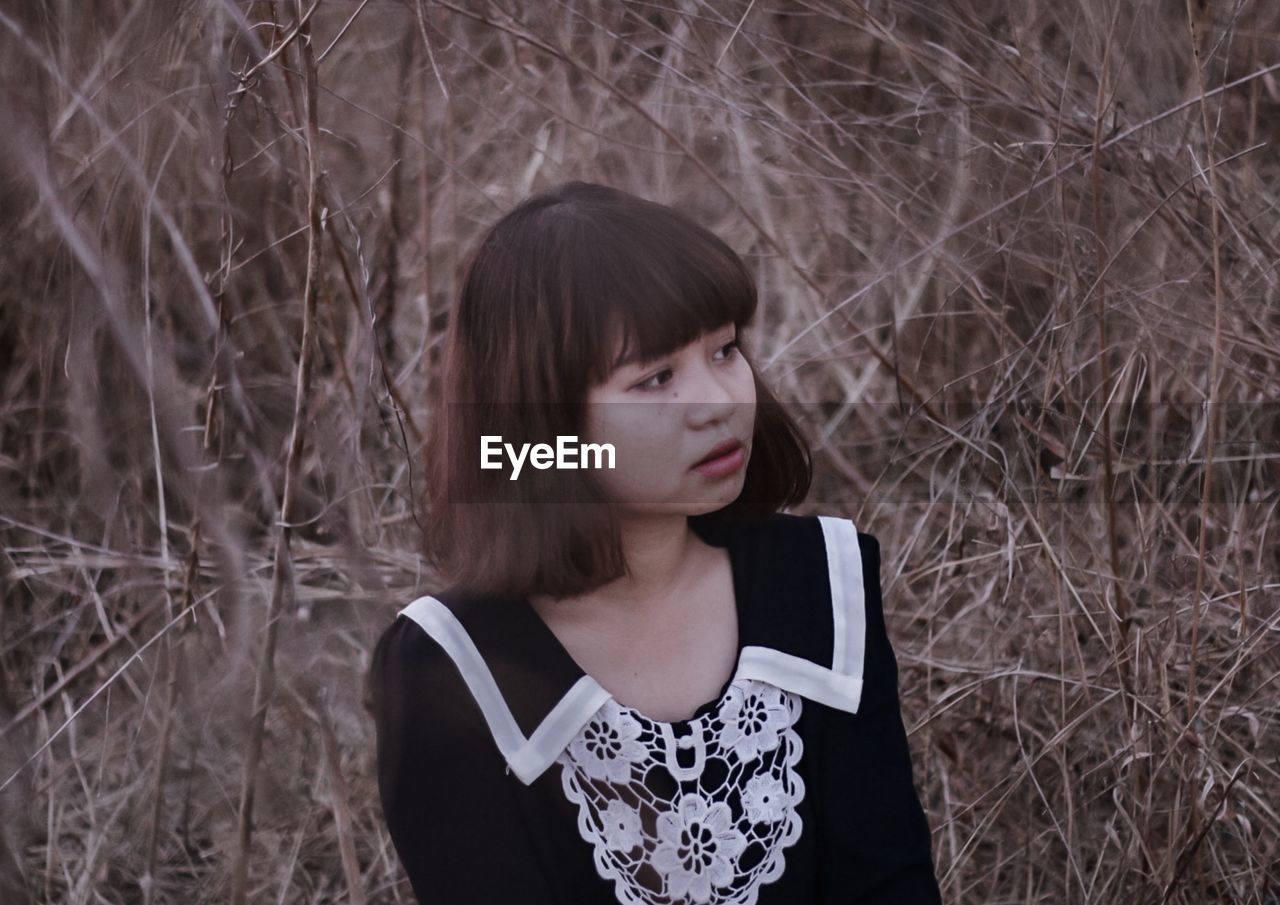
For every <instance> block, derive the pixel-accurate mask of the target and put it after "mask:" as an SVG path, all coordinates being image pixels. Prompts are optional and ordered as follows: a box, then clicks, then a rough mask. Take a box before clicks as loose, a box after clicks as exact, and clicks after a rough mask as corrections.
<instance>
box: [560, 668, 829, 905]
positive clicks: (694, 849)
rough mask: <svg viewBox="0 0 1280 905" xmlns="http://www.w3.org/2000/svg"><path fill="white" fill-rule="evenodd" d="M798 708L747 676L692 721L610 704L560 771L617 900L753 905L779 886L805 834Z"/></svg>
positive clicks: (564, 757)
mask: <svg viewBox="0 0 1280 905" xmlns="http://www.w3.org/2000/svg"><path fill="white" fill-rule="evenodd" d="M800 708H801V698H800V697H799V696H798V695H796V694H794V693H792V692H789V691H785V690H783V689H781V688H778V687H776V686H774V685H771V684H769V683H767V682H761V681H757V680H755V679H743V678H737V679H734V680H733V681H732V682H731V683H730V684H729V688H728V690H727V691H726V692H725V695H724V697H723V698H722V699H721V701H720V703H719V705H718V706H717V708H716V709H715V710H714V711H712V712H710V713H707V714H704V715H703V716H700V717H698V718H697V719H696V720H691V721H688V722H687V723H685V722H681V723H677V724H671V723H662V722H658V721H655V720H650V719H648V718H647V717H645V716H643V715H642V714H640V713H638V712H637V711H635V710H633V709H631V708H629V707H625V706H623V705H621V704H619V703H618V702H617V701H615V700H613V699H612V698H609V699H608V700H607V701H605V703H604V705H603V706H601V707H600V709H599V710H598V711H596V713H595V714H594V715H593V716H592V717H591V719H590V720H589V721H588V722H587V724H586V725H584V726H583V727H582V729H581V730H580V731H579V733H578V734H577V736H575V737H574V739H573V741H572V742H570V743H569V745H568V747H567V748H565V750H564V751H563V752H562V753H561V754H560V756H559V757H557V758H556V763H558V764H560V766H561V773H560V778H561V784H562V785H563V787H564V792H565V795H566V796H568V798H569V800H570V801H572V802H574V803H575V804H576V805H577V806H578V831H579V832H580V833H581V834H582V837H583V838H584V839H586V840H587V841H589V842H590V843H591V844H592V846H593V848H594V850H595V864H596V871H597V872H598V873H599V874H600V876H601V877H603V878H604V879H605V880H612V881H613V883H614V888H615V890H616V892H617V896H618V901H619V902H622V903H624V905H675V903H694V902H696V903H702V905H710V903H716V905H729V903H732V905H754V903H755V901H756V898H757V896H758V895H759V888H760V886H761V884H763V883H770V882H773V881H774V880H776V879H778V877H780V876H782V871H783V868H784V866H785V857H784V852H783V850H784V849H785V848H787V847H788V846H790V845H791V844H793V843H794V842H795V841H796V840H797V839H799V838H800V832H801V829H802V827H801V819H800V815H799V814H798V813H797V810H796V808H797V806H798V805H799V803H800V801H801V799H803V798H804V780H803V779H802V778H801V777H800V775H799V774H798V773H797V772H796V770H795V766H796V764H797V763H798V762H799V760H800V755H801V754H802V752H803V749H804V745H803V742H802V741H801V738H800V735H799V734H798V733H797V732H796V730H795V728H794V727H795V723H796V721H797V720H798V719H799V717H800ZM676 728H684V729H686V730H687V731H686V732H684V733H683V734H682V735H681V736H680V737H679V738H677V737H676V735H675V729H676ZM682 753H683V754H685V756H684V757H683V759H682V757H681V755H682Z"/></svg>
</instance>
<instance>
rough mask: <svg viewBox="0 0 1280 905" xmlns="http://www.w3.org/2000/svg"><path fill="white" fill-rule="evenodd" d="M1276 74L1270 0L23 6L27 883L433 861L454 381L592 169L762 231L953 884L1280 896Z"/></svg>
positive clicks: (7, 471)
mask: <svg viewBox="0 0 1280 905" xmlns="http://www.w3.org/2000/svg"><path fill="white" fill-rule="evenodd" d="M1278 80H1280V6H1278V5H1277V4H1275V3H1272V2H1268V0H1240V2H1224V3H1216V4H1209V3H1202V2H1201V0H1147V2H1140V0H1133V2H1129V0H1066V2H1058V3H1050V2H1044V0H1028V2H1019V3H1001V2H994V0H940V2H937V3H935V2H930V0H914V2H911V0H898V2H884V0H876V2H872V3H867V4H863V3H857V2H851V0H773V2H770V3H767V4H765V3H756V2H754V0H727V2H716V3H708V2H699V0H668V2H655V3H639V2H626V3H618V2H603V0H549V2H539V3H533V2H526V3H519V2H515V0H506V2H503V3H497V2H494V3H463V2H458V3H451V2H437V0H423V2H418V0H363V2H356V0H323V2H319V0H299V2H295V0H280V2H232V0H187V2H179V3H172V4H171V3H160V2H155V0H95V2H93V3H84V2H79V0H32V2H27V3H22V4H8V5H6V6H5V7H4V8H0V92H2V95H0V96H2V97H3V104H2V105H0V152H2V153H0V199H2V201H0V203H2V205H3V210H4V217H3V220H2V221H0V229H2V230H3V236H2V238H0V267H2V272H3V276H4V278H3V280H2V281H0V392H2V393H3V400H4V408H3V414H2V415H0V437H2V438H3V445H2V453H3V457H2V458H0V475H2V476H3V480H2V481H0V539H2V543H3V552H4V556H3V571H2V572H0V582H2V583H0V592H2V593H3V602H2V604H0V606H2V609H0V617H2V618H3V622H2V624H0V708H3V713H2V714H0V725H2V726H3V729H2V730H0V731H2V735H0V782H2V783H3V784H4V787H3V790H0V814H2V816H0V900H3V901H4V902H5V903H10V902H24V901H33V902H34V901H38V902H60V903H61V902H65V903H75V905H79V903H100V902H109V903H135V902H140V903H152V902H177V901H181V902H185V903H189V905H196V903H204V902H227V901H230V902H233V903H236V905H238V903H240V902H244V901H250V902H255V903H257V902H279V903H302V902H328V901H350V902H354V903H364V902H370V903H374V902H409V901H411V895H410V893H409V890H408V886H407V884H406V883H404V882H403V881H401V879H400V869H399V865H398V863H397V861H396V859H395V855H394V852H393V850H392V849H391V847H390V845H389V843H388V840H387V837H386V835H385V830H384V828H383V825H382V820H381V812H380V809H379V806H378V803H377V793H376V786H375V782H374V774H373V755H374V749H373V737H372V727H371V724H370V722H369V719H368V717H367V714H366V712H365V710H364V709H363V701H362V694H361V678H362V674H363V671H364V669H365V666H366V664H367V658H368V653H369V649H370V644H371V641H372V639H373V637H374V636H375V634H376V633H377V631H379V630H380V629H381V628H382V627H383V626H384V625H385V624H386V623H387V621H388V620H389V619H390V618H391V616H392V615H393V614H394V612H395V610H396V609H397V608H398V607H400V606H403V605H404V604H405V603H407V602H408V601H409V600H410V599H412V598H413V597H414V596H417V595H418V594H420V593H426V592H430V591H431V590H434V589H435V588H436V586H435V584H434V583H433V577H432V576H431V575H430V574H427V573H425V572H424V571H423V570H422V568H421V559H420V558H419V556H418V555H417V553H416V552H415V551H416V547H417V537H418V530H419V526H418V523H417V516H416V514H415V511H414V507H413V502H412V501H413V500H414V499H415V498H416V496H417V491H418V490H419V489H420V488H419V487H418V482H420V461H419V457H420V452H421V446H422V442H423V439H424V436H425V435H426V434H427V433H428V432H429V431H430V429H431V413H430V411H429V410H428V408H427V405H426V398H427V391H428V388H429V386H430V383H431V381H432V379H433V375H434V374H435V372H436V370H437V368H438V364H439V351H440V340H441V337H442V335H443V331H444V328H445V326H446V324H447V322H448V318H449V312H450V307H451V305H452V303H453V299H454V298H455V297H456V292H457V288H458V281H459V276H460V267H461V265H462V263H463V261H464V258H465V254H466V252H467V250H468V249H469V248H470V247H471V245H472V243H473V242H474V241H475V239H476V237H477V236H478V235H479V233H480V231H481V230H483V229H484V228H485V227H486V226H487V225H488V224H489V223H490V222H492V220H493V219H495V218H496V217H497V216H498V215H499V214H500V213H501V212H502V211H504V210H505V209H507V208H508V207H509V206H511V205H512V204H513V203H514V202H516V201H517V200H518V199H520V198H521V197H523V196H525V195H526V194H527V193H529V192H530V191H533V190H536V189H539V188H543V187H545V186H548V185H550V184H554V183H556V182H560V181H562V180H565V179H571V178H582V179H589V180H597V181H604V182H610V183H613V184H615V185H618V186H620V187H622V188H626V189H628V190H631V191H634V192H637V193H639V194H642V195H645V196H648V197H652V198H655V199H657V200H661V201H666V202H674V203H678V204H679V205H681V206H682V207H683V208H684V209H686V210H688V211H690V212H691V213H693V214H694V215H695V216H697V217H698V218H699V219H700V220H701V221H702V222H703V223H705V224H706V225H707V226H709V227H711V228H712V229H714V230H715V231H717V232H718V233H719V234H720V235H721V236H723V237H724V238H725V239H726V240H727V241H728V242H729V243H730V244H731V245H732V246H733V247H734V248H735V249H737V250H738V251H739V252H740V253H742V254H743V255H744V256H745V257H746V258H747V260H748V261H749V263H750V264H751V266H752V268H753V270H754V273H755V275H756V277H757V280H758V283H759V286H760V290H761V309H760V318H759V323H758V326H757V328H756V330H755V333H754V334H753V337H752V338H753V340H754V346H755V348H756V349H757V350H758V352H759V357H760V359H761V364H762V366H763V367H764V374H765V376H766V379H768V380H769V381H770V382H771V383H772V385H773V386H774V387H775V388H776V389H777V391H778V393H779V394H780V396H781V397H782V398H784V399H786V400H789V401H791V402H793V403H794V404H796V405H797V406H798V407H799V406H801V405H803V406H805V413H806V417H807V418H808V423H809V424H810V425H811V427H812V433H813V441H814V448H815V450H816V455H815V461H816V466H817V472H818V480H817V481H816V482H815V487H814V491H813V494H812V495H811V500H810V503H809V504H808V505H807V506H806V508H805V509H804V510H801V511H814V512H823V513H834V514H844V515H848V516H850V517H852V518H853V519H854V520H855V522H857V524H858V525H859V526H860V527H861V528H863V529H864V530H868V531H872V532H873V533H875V534H876V535H877V536H878V537H879V538H880V539H881V542H882V545H883V549H884V571H883V574H882V580H883V584H884V592H885V601H886V607H887V609H888V611H889V617H890V632H891V636H892V637H893V639H894V643H895V647H896V650H897V653H898V660H899V665H900V670H901V676H900V679H901V689H902V698H903V711H904V717H905V719H906V722H907V725H908V729H909V731H910V734H911V743H912V747H913V752H914V754H915V757H916V767H917V782H918V787H919V789H920V790H921V794H922V798H923V801H924V803H925V807H926V809H927V811H928V815H929V819H930V823H931V826H932V827H933V830H934V834H935V837H934V842H935V846H934V850H935V853H936V858H937V863H938V874H939V879H940V882H941V886H942V888H943V890H944V896H945V899H946V900H947V901H948V902H956V903H961V902H982V903H997V902H1037V903H1055V905H1056V903H1069V902H1089V903H1126V905H1128V903H1134V902H1144V903H1146V902H1152V903H1156V902H1179V903H1197V905H1200V903H1205V902H1247V903H1259V905H1261V903H1272V905H1274V903H1276V902H1277V901H1280V851H1278V846H1280V815H1278V814H1277V809H1278V808H1280V759H1278V752H1280V731H1278V730H1277V718H1278V716H1280V694H1278V690H1277V683H1276V679H1277V675H1278V674H1280V640H1278V639H1280V634H1278V632H1280V606H1277V601H1278V594H1277V589H1280V568H1277V566H1278V565H1280V563H1278V561H1277V559H1278V558H1277V553H1276V551H1277V549H1280V545H1278V544H1277V542H1276V525H1275V524H1274V518H1273V516H1274V514H1275V511H1276V508H1277V503H1278V502H1280V493H1278V492H1277V480H1276V478H1277V476H1278V474H1280V471H1278V469H1277V466H1276V459H1275V456H1276V449H1277V440H1278V438H1280V430H1278V429H1277V427H1278V425H1277V417H1276V414H1277V407H1276V401H1277V396H1278V395H1280V392H1278V391H1280V316H1278V313H1277V312H1278V310H1280V306H1278V302H1280V292H1278V291H1277V281H1278V280H1280V274H1277V268H1276V264H1277V261H1280V216H1277V202H1278V200H1280V155H1277V153H1276V147H1277V142H1280V82H1278ZM1207 401H1214V402H1230V403H1232V405H1231V406H1230V407H1227V408H1225V409H1219V408H1213V407H1209V406H1206V405H1204V403H1205V402H1207ZM851 402H852V403H858V404H857V405H855V406H849V405H844V404H842V403H851ZM1211 415H1213V416H1212V417H1211ZM1202 501H1207V502H1202Z"/></svg>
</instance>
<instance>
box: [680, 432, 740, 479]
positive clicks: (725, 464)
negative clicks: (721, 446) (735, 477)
mask: <svg viewBox="0 0 1280 905" xmlns="http://www.w3.org/2000/svg"><path fill="white" fill-rule="evenodd" d="M746 459H747V456H746V450H745V449H744V448H743V446H742V444H741V443H738V442H736V441H735V442H734V443H733V445H732V447H729V448H727V451H726V452H724V453H723V454H721V455H718V456H714V457H713V458H710V459H707V460H706V461H703V462H700V463H698V464H697V465H695V466H693V470H694V471H696V472H697V473H698V474H700V475H703V476H705V477H708V478H720V477H724V476H725V475H731V474H733V473H734V472H735V471H737V470H738V469H739V468H741V467H742V465H743V463H744V462H745V461H746Z"/></svg>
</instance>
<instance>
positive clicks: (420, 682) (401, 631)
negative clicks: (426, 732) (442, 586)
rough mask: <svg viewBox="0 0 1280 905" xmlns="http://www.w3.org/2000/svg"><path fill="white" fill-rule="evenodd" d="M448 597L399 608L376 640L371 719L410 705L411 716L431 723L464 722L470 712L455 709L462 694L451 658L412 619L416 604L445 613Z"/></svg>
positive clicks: (371, 675)
mask: <svg viewBox="0 0 1280 905" xmlns="http://www.w3.org/2000/svg"><path fill="white" fill-rule="evenodd" d="M445 596H446V595H441V594H437V595H434V596H431V597H419V598H417V599H415V600H414V602H413V603H411V604H410V605H409V606H407V607H404V608H403V609H401V610H400V611H399V612H398V613H397V614H396V615H395V616H394V617H393V618H392V620H391V622H390V624H388V625H387V626H385V627H384V628H383V630H382V631H381V633H380V634H379V635H378V638H377V641H376V642H375V643H374V646H373V653H372V656H371V658H370V663H369V671H368V675H367V682H368V689H369V699H370V702H371V705H372V707H373V709H374V712H375V714H386V713H388V712H390V711H392V710H400V709H403V708H406V707H410V706H411V712H412V713H413V714H415V715H422V716H430V717H431V718H432V719H433V720H450V719H467V720H468V721H470V716H471V715H470V712H469V710H468V709H467V708H465V707H459V706H458V704H459V701H460V700H461V698H460V697H459V692H462V691H465V686H464V685H463V682H462V677H461V675H460V674H459V672H458V668H457V666H456V665H455V664H454V662H453V659H452V658H451V657H450V656H449V654H448V653H447V652H446V651H445V649H444V647H443V646H442V645H441V643H440V642H439V641H438V640H437V639H436V638H434V637H432V635H431V634H430V633H428V632H427V631H426V630H425V629H424V628H423V626H422V625H421V624H420V623H419V622H418V621H415V620H414V619H413V618H411V617H410V615H409V613H410V612H411V611H412V610H411V608H412V607H413V606H414V604H418V603H419V602H426V601H430V602H431V603H432V604H433V605H435V606H436V607H437V608H447V607H446V605H445V604H444V602H443V599H442V598H444V597H445Z"/></svg>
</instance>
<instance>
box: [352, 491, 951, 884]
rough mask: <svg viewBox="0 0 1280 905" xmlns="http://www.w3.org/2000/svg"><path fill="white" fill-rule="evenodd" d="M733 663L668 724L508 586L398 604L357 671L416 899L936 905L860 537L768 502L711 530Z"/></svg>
mask: <svg viewBox="0 0 1280 905" xmlns="http://www.w3.org/2000/svg"><path fill="white" fill-rule="evenodd" d="M718 545H721V546H727V547H728V549H729V556H730V560H731V563H732V567H733V583H734V591H735V596H736V602H737V608H738V638H739V651H738V666H737V670H736V672H735V674H734V676H733V677H732V678H731V679H730V681H729V682H728V683H726V685H725V686H724V688H723V690H722V692H721V694H720V696H719V697H718V698H717V699H716V700H714V701H709V702H707V703H706V704H704V705H703V706H702V707H700V708H699V709H698V710H697V712H696V713H695V714H694V716H693V717H691V718H690V719H688V720H682V721H678V722H671V723H662V722H658V721H655V720H650V719H648V718H647V717H645V716H643V715H642V714H640V713H639V712H637V711H635V710H632V709H630V708H628V707H625V706H622V705H620V704H618V702H616V701H615V700H614V699H613V698H612V697H611V696H610V695H609V693H608V692H606V691H605V690H604V689H603V688H602V687H601V686H600V685H599V684H598V683H596V682H595V680H594V679H592V678H591V677H590V676H588V675H586V674H585V673H584V672H583V670H582V669H581V668H580V667H579V666H578V665H577V663H576V662H575V661H574V660H573V658H572V657H571V656H570V655H569V653H568V651H567V650H565V648H564V647H563V646H562V645H561V644H560V642H559V640H558V639H557V638H556V636H555V635H554V633H552V631H551V629H550V628H549V627H548V626H547V625H546V623H545V622H543V621H542V619H541V617H539V616H538V614H537V612H536V611H535V610H534V609H533V607H532V606H531V605H530V604H529V602H528V600H527V598H523V597H521V598H515V599H501V600H500V599H495V598H493V597H480V596H474V595H466V594H460V593H457V592H454V591H446V592H443V593H441V594H439V595H436V596H424V597H419V598H418V599H417V600H415V601H413V602H412V603H411V604H410V605H409V606H407V607H405V609H404V610H402V611H401V613H400V614H399V615H398V616H397V618H396V619H395V620H394V622H393V623H392V624H391V626H390V627H388V628H387V629H386V631H385V632H384V633H383V634H382V636H381V638H380V639H379V641H378V644H377V647H376V648H375V651H374V655H373V663H372V667H371V675H370V680H371V683H372V690H373V699H374V705H375V716H376V723H377V738H378V742H377V744H378V787H379V791H380V795H381V800H382V808H383V813H384V815H385V817H386V821H387V826H388V828H389V831H390V834H391V839H392V842H393V844H394V845H395V848H396V851H397V853H398V854H399V856H400V860H401V862H402V863H403V864H404V867H405V870H406V872H407V873H408V876H409V881H410V884H411V885H412V887H413V891H414V893H415V895H416V896H417V898H418V901H419V902H421V903H422V905H437V903H439V905H464V903H483V905H507V903H519V905H553V903H554V905H606V903H618V902H621V903H628V905H639V903H683V902H706V903H712V902H714V903H741V905H752V903H758V905H776V903H785V905H802V903H815V905H816V903H822V905H828V903H832V905H834V903H840V905H855V903H860V905H872V903H875V905H881V903H883V905H889V903H893V905H936V903H940V896H939V892H938V885H937V881H936V879H935V874H934V865H933V858H932V854H931V850H930V833H929V827H928V823H927V821H926V819H925V815H924V811H923V809H922V808H921V805H920V799H919V797H918V796H917V794H916V790H915V787H914V785H913V780H912V764H911V752H910V749H909V747H908V744H907V737H906V732H905V731H904V728H903V722H902V716H901V713H900V710H899V700H898V681H897V680H898V674H897V660H896V658H895V657H894V653H893V648H892V646H891V645H890V643H889V638H888V635H887V633H886V631H885V625H884V616H883V609H882V603H881V598H880V545H879V542H878V541H877V540H876V538H875V537H874V536H872V535H870V534H865V533H862V532H859V531H857V530H856V529H855V527H854V525H853V523H852V522H851V521H849V520H848V519H844V518H835V517H829V516H817V515H813V516H799V515H792V514H788V513H779V514H776V515H774V516H772V517H770V518H769V519H768V520H766V521H763V522H757V523H755V524H752V525H750V526H740V527H736V528H734V529H732V530H730V531H728V532H727V533H726V534H724V535H722V536H721V538H720V543H719V544H718Z"/></svg>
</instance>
